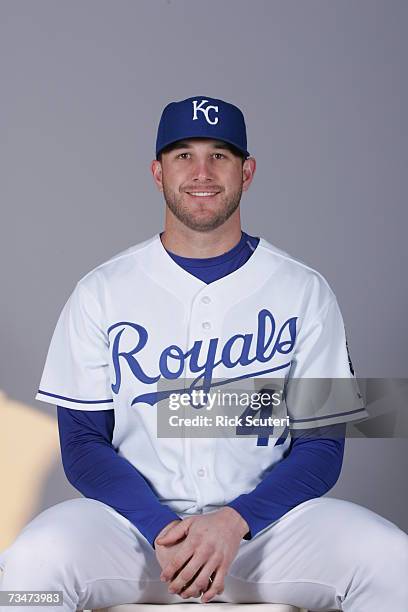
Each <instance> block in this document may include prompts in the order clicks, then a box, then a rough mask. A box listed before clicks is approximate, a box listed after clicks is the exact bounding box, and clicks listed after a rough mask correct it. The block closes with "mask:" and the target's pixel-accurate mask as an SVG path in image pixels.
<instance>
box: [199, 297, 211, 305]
mask: <svg viewBox="0 0 408 612" xmlns="http://www.w3.org/2000/svg"><path fill="white" fill-rule="evenodd" d="M201 301H202V303H203V304H209V303H210V302H211V298H210V296H209V295H203V297H202V298H201Z"/></svg>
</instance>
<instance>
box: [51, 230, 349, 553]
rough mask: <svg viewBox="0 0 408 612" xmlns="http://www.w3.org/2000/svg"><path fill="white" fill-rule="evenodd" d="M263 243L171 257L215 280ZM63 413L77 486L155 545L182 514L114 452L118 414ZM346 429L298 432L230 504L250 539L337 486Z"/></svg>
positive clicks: (65, 447) (70, 471)
mask: <svg viewBox="0 0 408 612" xmlns="http://www.w3.org/2000/svg"><path fill="white" fill-rule="evenodd" d="M258 242H259V239H258V238H254V237H251V236H248V234H246V233H245V232H243V233H242V237H241V240H240V242H239V243H238V244H237V245H236V246H235V247H233V249H231V250H230V251H228V252H227V253H224V254H223V255H219V256H216V257H211V258H206V259H191V258H185V257H180V256H177V255H174V254H172V253H169V255H170V256H171V257H172V258H173V259H174V261H175V262H176V263H177V264H178V265H181V266H182V267H183V268H185V269H186V270H187V271H188V272H190V273H191V274H194V275H195V276H197V277H199V278H200V279H202V280H204V281H205V282H207V283H210V282H213V281H214V280H217V279H219V278H222V277H223V276H225V275H226V274H229V273H231V272H232V271H234V270H236V269H238V268H239V267H240V266H242V265H243V264H244V263H245V262H246V261H247V260H248V259H249V257H250V256H251V255H252V253H253V251H254V250H255V248H256V246H257V244H258ZM57 414H58V428H59V435H60V445H61V457H62V463H63V467H64V471H65V474H66V476H67V479H68V480H69V482H70V483H71V484H72V485H73V486H74V487H75V488H76V489H77V490H78V491H80V492H81V493H82V494H83V495H84V496H85V497H88V498H91V499H96V500H99V501H101V502H104V503H105V504H107V505H109V506H111V507H112V508H114V509H115V510H116V511H117V512H118V513H119V514H121V515H123V516H125V517H126V518H127V519H128V520H129V521H130V522H131V523H132V524H134V525H135V527H136V528H137V529H138V530H139V531H140V532H141V533H142V534H143V536H144V537H145V538H146V539H147V540H148V542H149V543H150V544H151V546H153V547H154V540H155V538H156V536H157V535H158V533H159V532H160V531H161V530H162V529H163V527H165V525H167V524H168V523H170V522H171V521H173V520H176V519H179V518H180V517H179V516H178V515H177V514H176V513H175V512H173V511H172V510H171V509H170V508H169V507H168V506H166V505H164V504H163V503H161V502H160V501H159V499H158V497H157V495H156V494H155V492H154V491H153V489H152V487H151V485H150V483H149V482H148V480H147V479H146V478H145V477H144V476H143V475H142V474H141V473H140V472H139V471H138V470H137V469H136V467H134V466H133V465H132V464H131V463H130V462H129V461H127V460H126V459H125V458H123V457H120V456H119V455H118V453H117V451H116V449H115V448H114V447H113V445H112V436H113V429H114V424H115V417H114V410H96V411H87V410H71V409H68V408H63V407H61V406H57ZM345 428H346V425H345V424H342V423H341V424H339V425H336V426H332V427H330V426H329V427H322V428H320V429H319V430H313V429H309V430H304V431H297V432H296V436H295V437H294V439H293V440H292V442H291V446H290V448H289V451H288V453H287V455H286V457H285V458H284V459H282V460H281V461H280V462H279V463H278V464H276V465H275V466H274V467H273V468H272V469H271V471H270V472H269V473H268V474H267V476H265V477H264V479H263V480H262V481H261V482H260V483H259V484H258V485H257V487H256V488H255V489H254V490H253V491H251V492H249V493H244V494H242V495H240V496H238V497H237V498H236V499H234V500H232V501H230V502H229V503H228V504H227V506H230V507H232V508H234V509H235V510H236V511H237V512H239V514H240V515H241V516H242V517H243V518H244V519H245V520H246V522H247V523H248V526H249V532H248V534H247V535H246V536H245V538H246V539H251V538H253V537H254V536H255V535H256V534H257V533H258V532H259V531H261V530H262V529H264V528H265V527H267V526H268V525H270V524H271V523H272V522H274V521H276V520H278V519H279V518H281V517H282V516H283V515H284V514H286V513H287V512H288V511H289V510H291V509H292V508H294V507H295V506H297V505H299V504H300V503H302V502H304V501H307V500H308V499H312V498H316V497H321V496H322V495H324V494H325V493H326V492H327V491H328V490H329V489H330V488H332V487H333V486H334V484H335V483H336V481H337V479H338V477H339V474H340V471H341V466H342V461H343V453H344V434H345ZM293 433H294V432H292V437H293ZM140 452H143V449H140Z"/></svg>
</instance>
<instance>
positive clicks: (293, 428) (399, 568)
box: [0, 96, 408, 612]
mask: <svg viewBox="0 0 408 612" xmlns="http://www.w3.org/2000/svg"><path fill="white" fill-rule="evenodd" d="M151 170H152V174H153V179H154V181H155V184H156V186H157V187H158V189H159V190H160V191H161V192H163V195H164V199H165V202H166V218H165V229H164V232H162V233H161V234H157V235H156V236H154V237H153V238H151V239H148V240H146V241H145V242H143V243H141V244H138V245H136V246H134V247H131V248H130V249H128V250H127V251H124V252H123V253H120V254H119V255H117V256H115V257H113V258H112V259H110V260H109V261H108V262H105V263H104V264H102V265H100V266H98V267H97V268H96V269H95V270H92V271H91V272H90V273H89V274H87V275H86V276H85V277H84V278H83V279H81V280H80V281H79V283H78V284H77V286H76V287H75V290H74V291H73V293H72V295H71V297H70V299H69V300H68V302H67V304H66V305H65V307H64V309H63V311H62V313H61V316H60V318H59V321H58V324H57V327H56V330H55V332H54V335H53V338H52V342H51V346H50V349H49V352H48V356H47V362H46V366H45V369H44V373H43V376H42V379H41V384H40V390H39V392H38V394H37V396H36V397H37V399H40V400H43V401H47V402H51V403H55V404H58V424H59V431H60V439H61V453H62V460H63V464H64V469H65V472H66V474H67V477H68V479H69V481H70V482H71V483H72V484H73V485H74V486H75V487H76V488H77V489H78V490H79V491H81V492H82V493H83V495H84V496H85V497H84V498H81V499H75V500H69V501H66V502H63V503H61V504H58V505H56V506H53V507H52V508H48V509H47V510H45V511H44V512H43V513H41V514H40V515H39V516H38V517H36V518H35V519H34V520H33V521H32V522H31V523H30V524H29V525H27V526H26V528H25V529H24V530H23V532H22V533H21V534H20V536H19V537H18V538H17V540H16V542H15V543H14V544H13V545H12V546H11V547H10V548H9V549H8V550H7V551H5V552H4V554H3V558H2V559H0V565H2V566H3V567H4V578H3V584H2V588H3V590H4V589H7V590H13V589H36V590H37V589H39V588H41V589H48V590H52V589H55V590H62V591H63V595H64V603H63V607H62V608H61V609H62V610H64V611H68V610H71V611H72V610H75V609H76V608H77V607H78V608H88V607H102V606H107V605H113V604H115V603H116V604H118V603H126V602H132V601H133V602H150V603H172V602H176V601H179V600H180V598H183V599H189V598H199V597H200V598H201V601H202V602H208V601H210V600H213V601H229V602H242V603H245V602H276V603H288V604H292V605H297V606H302V607H307V608H309V609H313V610H329V609H337V610H347V611H354V612H364V611H367V612H368V611H370V612H376V611H380V610H381V612H382V611H383V610H384V609H387V608H388V609H392V610H393V612H403V610H406V606H407V601H408V590H407V585H406V575H407V570H408V543H407V542H408V537H407V535H406V534H405V533H403V532H402V531H401V530H400V529H399V528H398V527H396V526H395V525H393V524H392V523H390V522H389V521H387V520H386V519H384V518H383V517H381V516H378V515H377V514H375V513H373V512H371V511H370V510H368V509H366V508H363V507H361V506H358V505H356V504H353V503H350V502H346V501H342V500H336V499H328V498H322V495H323V494H324V493H326V492H327V491H328V490H329V489H330V488H331V487H332V486H333V485H334V484H335V482H336V480H337V478H338V476H339V473H340V469H341V463H342V457H343V450H344V432H345V423H346V422H347V421H351V420H356V419H361V418H364V417H366V416H367V413H366V411H365V409H364V406H363V405H362V402H361V396H360V395H359V393H358V389H357V386H356V383H355V378H354V373H353V370H352V365H351V362H350V361H349V356H348V350H347V345H346V336H345V331H344V325H343V321H342V317H341V314H340V310H339V307H338V304H337V300H336V298H335V296H334V294H333V292H332V290H331V289H330V287H329V285H328V284H327V282H326V280H325V279H324V278H323V277H322V276H321V275H320V274H319V273H318V272H316V271H315V270H312V269H311V268H309V267H308V266H306V265H305V264H303V263H302V262H299V261H297V260H295V259H294V258H292V257H291V256H289V255H288V254H287V253H284V252H283V251H280V250H279V249H277V248H276V247H274V246H272V245H271V244H269V243H268V242H267V241H266V240H265V239H263V238H260V239H259V238H255V237H252V236H249V235H248V234H247V233H245V232H243V231H242V229H241V222H240V201H241V195H242V192H243V191H246V190H247V189H248V188H249V186H250V184H251V182H252V180H253V177H254V174H255V170H256V163H255V159H254V158H253V157H251V156H250V154H249V152H248V151H247V141H246V128H245V122H244V118H243V115H242V113H241V111H240V110H239V109H238V108H237V107H236V106H234V105H232V104H229V103H227V102H225V101H223V100H218V99H212V98H209V97H201V96H197V97H194V98H188V99H187V100H182V101H180V102H175V103H171V104H169V105H168V106H167V107H166V108H165V109H164V111H163V114H162V117H161V120H160V125H159V130H158V135H157V141H156V159H155V160H154V161H153V162H152V165H151ZM272 378H273V379H277V380H278V382H279V381H281V382H282V388H284V389H285V394H284V397H285V402H284V404H283V405H284V406H285V410H286V412H287V417H288V421H287V422H288V423H289V425H285V422H284V421H283V422H282V426H281V427H279V426H277V427H275V425H273V426H272V427H270V428H269V429H268V428H267V429H266V430H265V428H263V429H262V428H257V427H254V428H251V427H249V429H245V427H241V425H237V427H236V430H235V432H236V435H235V436H233V437H231V436H225V437H219V436H217V435H215V434H214V430H211V432H210V433H209V434H208V435H205V434H204V435H205V437H203V435H201V436H198V437H193V436H192V435H189V433H188V431H187V432H186V427H187V426H186V425H184V428H183V429H181V430H178V435H174V434H173V432H172V431H171V430H170V428H167V429H166V428H164V432H165V435H163V434H162V433H161V434H160V435H159V432H162V431H163V430H162V427H163V421H166V419H167V407H168V402H169V398H170V396H171V395H172V394H175V395H176V396H177V395H180V394H182V393H183V392H185V391H187V396H188V399H190V400H191V402H192V400H193V394H194V392H199V391H204V392H205V396H203V397H204V398H205V401H204V403H202V404H200V403H199V404H198V405H194V406H193V410H194V412H195V413H196V414H197V415H199V416H200V415H202V413H203V409H207V408H208V406H207V404H206V402H209V401H210V395H211V393H212V392H213V391H214V390H215V388H217V386H218V388H219V389H222V388H223V386H224V384H227V383H229V384H233V385H239V384H241V385H242V384H243V385H247V386H248V388H251V389H253V388H255V389H261V391H262V394H261V396H262V397H264V395H265V394H266V395H268V391H269V392H271V391H272V387H271V386H270V381H271V379H272ZM315 379H317V380H319V381H324V382H323V384H322V385H321V386H320V387H319V385H317V387H313V394H312V395H310V390H309V391H307V390H308V387H305V386H301V387H300V390H301V392H300V391H299V387H298V386H297V382H296V381H310V380H315ZM338 380H343V382H344V381H345V383H346V384H345V385H342V391H341V393H340V394H339V392H338V391H336V384H335V381H338ZM302 384H303V383H302ZM307 392H309V396H307ZM270 395H271V396H272V393H270ZM306 398H308V400H307V401H306ZM339 399H340V401H339ZM191 405H192V404H191ZM191 405H190V407H191ZM264 408H265V406H262V408H261V409H260V414H261V415H264V416H265V414H269V416H271V414H272V413H271V411H269V412H268V410H269V408H268V410H266V411H265V410H264ZM251 410H253V406H252V404H251V405H250V406H249V407H247V408H245V409H244V411H243V412H242V414H241V415H240V416H241V417H242V420H246V417H247V416H248V414H249V412H248V411H251ZM244 415H245V419H244ZM268 418H269V417H268ZM164 425H166V423H164ZM167 426H168V423H167ZM203 427H204V425H203ZM199 429H200V428H199ZM180 431H181V432H182V433H180ZM200 431H201V433H203V432H202V428H201V429H200ZM28 609H30V608H28ZM33 610H34V608H33ZM36 610H38V607H36Z"/></svg>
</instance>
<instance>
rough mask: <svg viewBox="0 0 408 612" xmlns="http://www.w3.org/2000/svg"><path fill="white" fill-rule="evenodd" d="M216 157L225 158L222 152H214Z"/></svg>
mask: <svg viewBox="0 0 408 612" xmlns="http://www.w3.org/2000/svg"><path fill="white" fill-rule="evenodd" d="M214 157H215V158H216V159H225V155H224V153H214Z"/></svg>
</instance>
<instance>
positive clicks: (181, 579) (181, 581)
mask: <svg viewBox="0 0 408 612" xmlns="http://www.w3.org/2000/svg"><path fill="white" fill-rule="evenodd" d="M207 561H208V556H205V555H203V554H201V555H200V556H199V555H198V554H197V553H196V554H193V556H192V557H191V558H190V559H189V563H187V564H186V565H185V566H184V567H183V568H182V569H181V571H180V572H179V573H178V574H177V576H174V577H173V580H172V581H171V582H170V584H169V593H180V591H181V590H182V589H184V588H185V586H186V585H187V584H188V583H190V582H191V581H192V580H193V579H194V578H195V576H196V574H197V573H198V572H199V571H200V570H201V568H202V567H204V566H205V564H206V563H207Z"/></svg>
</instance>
